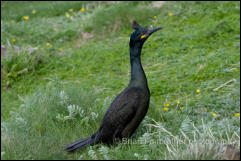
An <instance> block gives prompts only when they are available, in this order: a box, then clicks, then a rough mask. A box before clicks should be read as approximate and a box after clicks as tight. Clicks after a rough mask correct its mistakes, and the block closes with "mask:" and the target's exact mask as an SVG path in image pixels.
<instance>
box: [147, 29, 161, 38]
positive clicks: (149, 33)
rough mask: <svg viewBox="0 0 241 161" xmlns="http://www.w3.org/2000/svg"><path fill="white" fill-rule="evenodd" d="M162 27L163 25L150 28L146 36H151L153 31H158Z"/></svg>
mask: <svg viewBox="0 0 241 161" xmlns="http://www.w3.org/2000/svg"><path fill="white" fill-rule="evenodd" d="M161 29H162V27H157V28H154V29H152V28H151V29H148V31H147V32H146V34H145V35H146V36H147V37H148V36H150V35H151V34H152V33H154V32H156V31H158V30H161Z"/></svg>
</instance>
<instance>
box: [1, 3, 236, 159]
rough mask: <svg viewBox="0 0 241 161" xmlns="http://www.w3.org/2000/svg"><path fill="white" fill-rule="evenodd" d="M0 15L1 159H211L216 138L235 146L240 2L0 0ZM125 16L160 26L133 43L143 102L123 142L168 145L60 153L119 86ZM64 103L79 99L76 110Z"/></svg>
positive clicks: (124, 69) (123, 75)
mask: <svg viewBox="0 0 241 161" xmlns="http://www.w3.org/2000/svg"><path fill="white" fill-rule="evenodd" d="M19 6H20V7H19ZM82 7H85V8H86V11H85V12H84V13H82V12H81V11H80V9H81V8H82ZM70 8H73V9H74V12H73V13H70V11H69V9H70ZM33 9H35V10H36V11H37V13H36V15H32V14H31V12H32V10H33ZM67 12H68V13H70V14H71V18H69V19H68V18H67V17H66V16H65V14H66V13H67ZM170 12H172V13H173V16H169V13H170ZM1 15H2V17H1V19H2V21H3V23H2V25H1V35H2V36H1V43H2V44H5V45H6V44H9V45H10V46H9V47H8V50H7V53H6V54H7V56H6V57H4V58H2V60H1V100H2V101H1V102H2V103H1V121H2V124H1V133H2V134H1V141H2V143H1V152H2V157H1V158H2V159H176V158H182V159H220V158H219V157H220V156H218V157H217V156H215V155H216V154H217V153H216V151H215V150H216V149H218V148H219V146H220V145H221V141H224V142H225V143H231V142H233V143H234V144H235V146H236V147H239V146H240V143H239V142H240V138H239V137H240V118H239V117H234V115H235V114H236V113H240V2H166V3H164V4H163V6H162V8H154V7H152V4H151V3H150V2H120V3H111V4H108V3H90V2H22V3H21V4H20V2H1ZM24 15H29V16H30V19H29V20H28V21H24V20H23V19H22V16H24ZM154 15H155V16H157V20H154V19H153V16H154ZM134 19H136V20H138V22H140V24H141V25H143V26H146V27H147V26H150V25H153V27H157V26H162V27H163V30H162V31H159V32H157V33H155V34H153V35H152V37H150V38H149V40H148V41H147V42H146V43H145V45H144V48H143V53H142V64H143V67H144V70H145V72H146V75H147V79H148V84H149V88H150V91H151V103H150V108H149V111H148V113H147V117H146V118H145V120H144V121H143V122H142V123H141V125H140V127H139V128H138V129H137V131H136V132H135V134H134V136H133V137H132V139H130V141H133V142H134V141H136V142H137V141H141V140H146V139H149V140H152V141H158V140H171V141H172V142H171V143H172V144H167V143H162V144H151V145H149V144H141V145H140V144H125V143H124V142H123V143H121V144H118V145H113V146H105V145H96V146H93V147H88V148H86V149H84V150H82V151H78V152H76V153H74V154H68V153H66V152H64V151H63V147H64V146H65V145H66V144H68V143H70V142H73V141H75V140H77V139H80V138H84V137H87V136H90V135H91V134H93V133H94V132H95V131H96V130H97V129H98V126H99V124H100V121H101V119H102V117H103V115H104V114H105V111H106V109H107V108H108V106H109V105H110V103H111V102H112V100H113V99H114V98H115V96H116V95H117V94H118V93H119V92H120V91H121V90H123V89H124V88H125V87H126V86H127V85H128V83H129V80H130V65H129V63H130V62H129V48H128V47H129V46H128V45H129V36H130V34H131V32H132V29H131V22H132V20H134ZM83 33H85V34H87V33H88V34H89V35H91V36H92V38H86V37H85V36H83ZM13 38H14V39H16V42H13V41H12V39H13ZM47 42H49V43H50V44H51V45H52V47H48V46H46V43H47ZM14 46H19V47H21V49H20V50H17V49H16V47H14ZM59 48H62V49H61V51H60V49H59ZM230 80H232V81H231V82H230V83H229V84H227V85H225V86H223V87H222V88H219V89H218V90H217V91H214V89H215V88H217V87H220V85H222V84H224V83H225V82H228V81H230ZM197 89H200V91H201V92H200V93H199V94H197V93H196V90H197ZM61 91H64V94H63V92H61ZM178 100H179V101H180V102H181V104H180V105H177V103H176V102H177V101H178ZM167 103H169V104H170V107H169V110H168V111H166V112H165V111H164V110H163V107H164V105H165V104H167ZM70 105H76V106H77V105H78V106H79V109H75V112H76V113H77V114H76V115H75V114H72V115H71V114H70V111H69V109H68V108H67V107H70ZM181 106H183V107H184V109H183V110H180V107H181ZM80 109H81V110H83V114H82V113H81V110H80ZM158 109H159V110H158ZM92 112H94V113H92ZM213 113H216V114H217V115H216V116H215V117H213V116H212V114H213ZM96 114H98V117H94V116H95V115H96ZM92 115H93V117H92ZM73 118H74V119H73ZM203 140H208V141H212V143H210V144H207V143H206V144H205V143H204V144H202V141H203ZM214 140H215V141H217V143H214V142H213V141H214ZM180 142H182V144H180ZM193 147H195V148H193ZM209 149H211V150H209ZM190 151H191V152H190ZM208 151H209V153H208ZM189 152H190V153H189ZM196 152H198V155H196Z"/></svg>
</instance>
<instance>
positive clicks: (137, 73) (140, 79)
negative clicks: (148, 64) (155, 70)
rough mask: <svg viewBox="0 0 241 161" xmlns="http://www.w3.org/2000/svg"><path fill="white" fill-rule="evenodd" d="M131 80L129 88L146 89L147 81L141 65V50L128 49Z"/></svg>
mask: <svg viewBox="0 0 241 161" xmlns="http://www.w3.org/2000/svg"><path fill="white" fill-rule="evenodd" d="M130 61H131V80H130V84H129V86H137V87H147V79H146V75H145V72H144V70H143V68H142V65H141V48H135V47H133V48H130Z"/></svg>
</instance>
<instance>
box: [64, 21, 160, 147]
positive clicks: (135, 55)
mask: <svg viewBox="0 0 241 161" xmlns="http://www.w3.org/2000/svg"><path fill="white" fill-rule="evenodd" d="M132 28H133V29H134V30H135V31H134V32H133V33H132V34H131V37H130V61H131V80H130V83H129V85H128V87H127V88H126V89H125V90H124V91H122V92H121V93H120V94H119V95H118V96H117V97H116V98H115V100H114V101H113V102H112V104H111V105H110V107H109V109H108V110H107V112H106V114H105V115H104V118H103V119H102V122H101V125H100V128H99V130H98V131H97V132H96V133H95V134H93V135H92V136H91V137H88V138H85V139H82V140H79V141H76V142H74V143H72V144H70V145H67V146H66V147H65V150H67V151H69V152H70V151H75V150H76V149H82V148H84V147H86V146H88V145H94V144H97V143H100V142H102V143H106V144H112V143H114V142H115V141H116V140H121V139H122V138H128V137H130V136H131V135H132V134H133V133H134V132H135V130H136V128H137V127H138V126H139V124H140V123H141V121H142V119H143V118H144V117H145V115H146V113H147V110H148V107H149V100H150V91H149V88H148V84H147V79H146V76H145V73H144V70H143V68H142V65H141V49H142V46H143V44H144V42H145V41H146V40H147V39H148V37H149V36H150V35H151V34H152V33H154V32H156V31H158V30H160V29H162V28H161V27H159V28H155V29H151V28H144V27H141V26H140V25H139V24H138V23H137V22H136V21H134V22H133V24H132Z"/></svg>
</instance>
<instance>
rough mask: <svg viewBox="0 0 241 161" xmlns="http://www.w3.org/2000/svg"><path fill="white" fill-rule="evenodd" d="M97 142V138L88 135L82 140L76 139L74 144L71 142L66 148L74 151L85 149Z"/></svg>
mask: <svg viewBox="0 0 241 161" xmlns="http://www.w3.org/2000/svg"><path fill="white" fill-rule="evenodd" d="M95 143H96V141H95V138H93V137H88V138H85V139H82V140H78V141H76V142H74V143H72V144H69V145H67V146H66V147H65V148H64V149H65V150H66V151H68V152H73V151H75V150H77V149H83V148H85V147H86V146H88V145H93V144H95Z"/></svg>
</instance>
